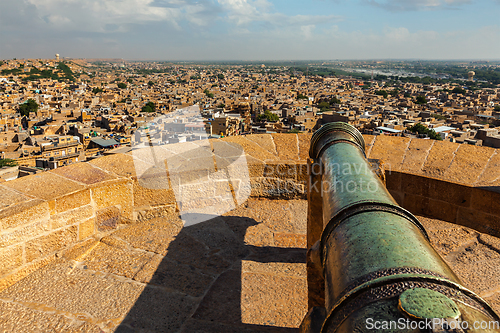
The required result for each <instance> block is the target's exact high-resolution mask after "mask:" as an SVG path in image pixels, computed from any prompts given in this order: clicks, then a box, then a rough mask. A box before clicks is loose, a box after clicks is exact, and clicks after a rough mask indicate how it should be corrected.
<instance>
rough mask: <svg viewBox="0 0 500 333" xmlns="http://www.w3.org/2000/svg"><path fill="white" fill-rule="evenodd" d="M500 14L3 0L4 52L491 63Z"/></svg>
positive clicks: (250, 2)
mask: <svg viewBox="0 0 500 333" xmlns="http://www.w3.org/2000/svg"><path fill="white" fill-rule="evenodd" d="M498 13H500V0H353V1H348V0H311V1H306V2H303V1H290V0H101V1H98V0H2V1H1V2H0V30H1V31H2V34H1V35H0V43H1V45H2V47H1V48H0V58H2V59H12V58H25V59H26V58H53V57H54V54H55V53H59V54H60V55H61V57H68V58H94V59H95V58H123V59H128V60H138V61H141V60H142V61H155V60H156V61H273V60H270V59H278V60H277V61H294V60H295V61H303V60H309V61H320V60H324V59H337V60H340V61H344V60H393V61H397V60H430V61H433V60H434V61H446V60H448V61H460V60H461V61H466V60H472V61H475V60H490V61H496V60H499V59H500V43H499V42H498V41H500V26H499V24H498V23H497V20H498ZM158 59H164V60H158ZM235 59H240V60H235ZM265 59H268V60H265ZM325 61H332V60H325Z"/></svg>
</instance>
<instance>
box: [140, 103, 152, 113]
mask: <svg viewBox="0 0 500 333" xmlns="http://www.w3.org/2000/svg"><path fill="white" fill-rule="evenodd" d="M155 109H156V106H155V103H153V102H147V103H146V105H144V106H143V107H142V109H141V111H142V112H155Z"/></svg>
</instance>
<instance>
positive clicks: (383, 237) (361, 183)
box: [301, 122, 500, 333]
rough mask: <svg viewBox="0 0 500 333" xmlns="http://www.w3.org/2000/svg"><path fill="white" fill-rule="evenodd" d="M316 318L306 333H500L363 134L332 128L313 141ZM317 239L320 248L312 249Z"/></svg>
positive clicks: (311, 265) (311, 256)
mask: <svg viewBox="0 0 500 333" xmlns="http://www.w3.org/2000/svg"><path fill="white" fill-rule="evenodd" d="M309 154H310V157H311V159H312V161H310V163H309V166H310V170H309V194H308V200H309V218H308V219H309V221H308V233H309V232H310V231H311V230H312V229H313V228H311V226H313V225H316V226H317V228H316V229H317V230H319V231H316V236H314V237H310V235H308V242H309V244H308V246H309V248H310V249H309V251H308V282H309V284H310V286H309V290H311V289H314V287H316V290H319V291H320V292H316V294H314V293H313V294H314V295H312V296H311V291H310V295H309V307H310V310H309V313H308V314H307V315H306V317H305V318H304V320H303V322H302V325H301V332H304V333H305V332H308V333H313V332H316V333H319V332H321V333H333V332H336V333H352V332H359V333H360V332H499V331H500V327H499V326H498V324H499V323H500V319H499V317H498V315H497V314H496V313H495V312H494V311H493V310H492V308H491V307H490V306H489V305H488V304H487V303H486V302H485V301H484V300H482V299H481V298H480V297H479V296H477V295H476V294H474V293H473V292H472V291H470V290H468V289H467V288H465V287H464V286H463V284H462V282H461V281H460V280H459V278H458V277H457V276H456V275H455V273H454V272H453V271H452V270H451V269H450V267H449V266H448V265H447V264H446V263H445V262H444V260H443V259H442V258H441V257H440V256H439V254H438V253H437V252H436V251H435V250H434V248H433V247H432V246H431V244H430V242H429V238H428V235H427V233H426V231H425V229H424V228H423V227H422V225H421V224H420V222H419V221H418V219H417V218H416V217H415V216H413V215H412V214H411V213H410V212H408V211H407V210H405V209H403V208H402V207H400V206H399V205H398V204H397V203H396V201H395V200H394V199H393V198H392V196H391V195H390V193H389V192H388V191H387V189H386V188H385V186H384V184H383V182H382V181H381V179H380V177H379V176H378V175H377V174H376V173H375V172H374V170H373V168H372V167H371V166H370V164H369V162H368V161H367V159H366V155H365V142H364V139H363V136H362V135H361V134H360V133H359V131H358V130H357V129H356V128H354V127H353V126H351V125H348V124H346V123H340V122H336V123H328V124H326V125H324V126H323V127H321V128H320V129H319V130H318V131H316V133H314V135H313V137H312V139H311V147H310V152H309ZM311 239H319V240H318V241H317V242H315V244H314V245H313V244H311Z"/></svg>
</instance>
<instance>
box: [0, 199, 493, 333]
mask: <svg viewBox="0 0 500 333" xmlns="http://www.w3.org/2000/svg"><path fill="white" fill-rule="evenodd" d="M306 209H307V202H306V201H305V200H261V199H251V200H249V201H247V202H246V203H245V204H243V205H241V206H240V207H238V208H236V209H235V210H233V211H231V212H229V213H227V214H225V215H224V216H221V217H218V218H215V219H212V220H210V221H207V222H204V223H200V224H197V225H193V226H189V227H185V228H183V227H182V221H181V220H180V219H179V218H178V217H177V216H174V215H171V216H165V217H161V218H154V219H150V220H147V221H142V222H138V223H136V224H134V225H130V226H129V227H127V228H125V229H122V230H119V231H117V232H114V233H113V234H111V235H108V236H106V237H104V238H102V239H97V240H92V239H90V240H87V241H85V242H84V243H82V244H79V245H78V246H76V247H75V248H73V249H71V250H69V251H67V252H65V253H64V254H63V255H62V256H59V257H58V258H57V259H56V260H55V261H54V262H52V263H51V264H49V265H47V266H45V267H43V268H42V269H40V270H38V271H35V272H34V273H32V274H31V275H29V276H28V277H26V278H25V279H23V280H21V281H19V282H18V283H16V284H15V285H13V286H11V287H9V288H7V289H6V290H4V291H3V292H1V293H0V332H92V333H94V332H106V333H107V332H182V333H192V332H200V333H201V332H206V333H224V332H243V333H245V332H247V333H254V332H277V333H279V332H298V329H297V327H298V325H299V324H300V322H301V320H302V318H303V317H304V315H305V314H306V311H307V299H306V298H307V284H306V268H305V260H306V258H305V255H306V250H305V232H306ZM420 220H421V221H422V223H423V225H424V226H425V228H426V229H427V230H428V232H429V235H430V238H431V242H432V244H433V246H434V247H435V248H436V250H437V251H438V252H439V253H440V254H441V255H442V256H443V257H444V259H445V260H446V261H447V262H448V264H449V265H450V266H451V267H452V269H454V270H455V271H456V272H457V274H458V276H459V277H460V278H461V279H462V280H463V282H464V284H465V285H466V286H467V287H469V288H470V289H472V290H473V291H475V292H477V293H479V294H480V296H482V297H484V298H485V299H486V300H488V301H490V302H491V305H492V306H493V307H494V308H495V309H496V311H499V310H500V239H497V238H494V237H491V236H488V235H484V234H480V233H478V232H476V231H474V230H471V229H468V228H465V227H461V226H457V225H453V224H450V223H445V222H442V221H439V220H434V219H429V218H423V217H422V218H420Z"/></svg>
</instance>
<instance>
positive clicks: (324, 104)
mask: <svg viewBox="0 0 500 333" xmlns="http://www.w3.org/2000/svg"><path fill="white" fill-rule="evenodd" d="M318 108H320V110H321V112H325V111H329V110H330V103H328V102H320V103H319V104H318Z"/></svg>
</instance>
